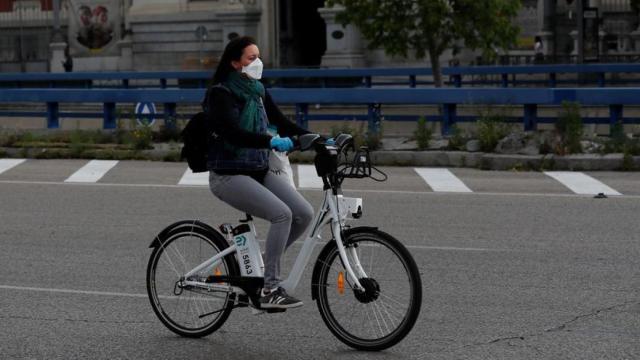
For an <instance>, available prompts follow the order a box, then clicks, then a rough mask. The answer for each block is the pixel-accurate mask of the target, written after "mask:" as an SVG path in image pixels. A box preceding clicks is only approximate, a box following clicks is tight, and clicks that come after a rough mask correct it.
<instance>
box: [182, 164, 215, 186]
mask: <svg viewBox="0 0 640 360" xmlns="http://www.w3.org/2000/svg"><path fill="white" fill-rule="evenodd" d="M178 185H191V186H194V185H195V186H207V185H209V172H208V171H205V172H201V173H194V172H193V171H191V169H189V168H187V171H185V172H184V175H182V178H181V179H180V181H179V182H178Z"/></svg>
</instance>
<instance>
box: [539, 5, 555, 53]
mask: <svg viewBox="0 0 640 360" xmlns="http://www.w3.org/2000/svg"><path fill="white" fill-rule="evenodd" d="M555 16H556V3H555V1H554V0H538V18H539V20H538V24H539V25H540V24H541V25H542V26H541V30H540V31H539V32H538V33H537V34H536V36H540V39H542V45H543V47H542V53H543V54H544V55H545V56H551V55H554V48H555V45H554V43H553V40H554V33H553V30H554V29H553V21H554V17H555Z"/></svg>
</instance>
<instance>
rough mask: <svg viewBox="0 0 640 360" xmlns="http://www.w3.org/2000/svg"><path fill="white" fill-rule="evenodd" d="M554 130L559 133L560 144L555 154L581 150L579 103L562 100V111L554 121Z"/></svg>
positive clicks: (581, 128) (581, 130) (581, 127)
mask: <svg viewBox="0 0 640 360" xmlns="http://www.w3.org/2000/svg"><path fill="white" fill-rule="evenodd" d="M555 127H556V131H557V133H558V135H560V144H559V147H558V148H557V149H556V154H558V155H565V154H574V153H580V152H582V145H581V144H580V140H581V139H582V134H583V132H584V128H583V125H582V117H581V116H580V104H579V103H576V102H570V101H563V102H562V111H561V112H560V114H559V116H558V121H556V126H555Z"/></svg>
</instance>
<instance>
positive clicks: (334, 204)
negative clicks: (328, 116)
mask: <svg viewBox="0 0 640 360" xmlns="http://www.w3.org/2000/svg"><path fill="white" fill-rule="evenodd" d="M341 196H342V195H334V191H333V190H332V189H326V190H324V199H323V201H322V205H321V206H320V208H319V211H318V212H317V213H316V215H315V218H314V220H313V222H312V224H313V225H312V226H310V227H309V229H308V230H307V236H306V239H305V241H304V243H303V245H302V249H301V250H300V252H299V253H298V256H297V258H296V260H295V262H294V264H293V267H292V268H291V271H290V273H289V276H288V277H287V278H286V279H285V280H284V281H282V282H281V283H280V286H282V287H283V288H284V289H285V290H286V291H291V292H293V290H295V288H296V287H297V286H298V283H299V282H300V279H301V278H302V274H303V273H304V270H305V268H306V266H307V264H308V263H309V260H310V258H311V254H312V252H313V249H314V248H315V246H316V244H317V243H318V240H320V239H322V237H321V235H320V229H321V227H322V225H323V224H325V219H326V217H327V215H329V217H330V219H329V220H330V223H331V230H332V233H333V239H334V241H336V245H337V247H338V252H339V255H340V258H341V260H342V264H343V265H344V267H345V270H346V273H347V274H346V275H347V276H348V278H347V279H348V281H349V282H350V284H352V286H353V288H354V289H355V290H364V287H363V286H362V285H361V284H360V282H359V280H358V279H360V278H365V277H367V274H366V272H365V271H364V269H363V267H362V265H361V264H360V259H359V258H358V255H357V252H356V251H355V249H354V248H349V249H345V247H344V244H343V243H342V238H341V235H342V234H341V228H342V225H343V219H342V217H341V214H340V211H339V201H338V198H339V197H341ZM327 223H328V222H327ZM249 225H250V227H251V230H252V232H253V233H254V235H255V233H256V230H255V226H254V224H253V223H252V222H250V223H249ZM247 241H257V240H255V237H253V238H252V239H248V240H247ZM248 248H249V249H252V248H253V249H255V248H257V249H259V247H250V246H249V247H248ZM238 250H239V247H238V244H237V242H236V241H234V243H233V244H232V245H231V246H229V247H228V248H226V249H224V250H223V251H222V252H220V253H219V254H217V255H215V256H213V257H212V258H210V259H208V260H206V261H205V262H203V263H202V264H200V265H198V266H196V267H195V268H194V269H193V270H191V271H189V272H188V273H187V274H185V275H184V279H189V278H190V277H192V276H193V275H196V274H198V273H199V272H201V271H203V270H209V269H213V268H214V267H215V266H217V265H218V264H219V263H220V262H222V259H223V258H224V257H225V256H227V255H229V254H233V253H235V254H236V256H237V255H238ZM254 251H255V250H254ZM347 251H348V252H349V256H347ZM253 256H255V257H254V258H257V259H260V261H259V262H260V264H253V265H257V267H254V268H255V269H260V265H262V264H261V262H262V255H261V254H260V253H259V251H258V254H253ZM237 259H238V262H239V264H242V259H241V258H240V257H239V256H237ZM352 263H353V264H352ZM243 270H244V269H243V268H242V266H241V269H240V272H241V274H242V276H250V277H256V276H263V274H262V271H253V272H252V275H248V274H246V273H245V272H244V271H243ZM183 285H184V286H193V287H197V288H204V289H207V290H211V291H222V292H230V291H233V292H236V293H240V294H244V290H242V289H240V288H238V287H236V286H230V285H221V284H211V283H203V282H200V281H193V280H184V281H183Z"/></svg>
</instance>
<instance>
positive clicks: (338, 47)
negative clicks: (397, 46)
mask: <svg viewBox="0 0 640 360" xmlns="http://www.w3.org/2000/svg"><path fill="white" fill-rule="evenodd" d="M342 10H344V8H343V7H338V6H335V7H331V8H320V9H318V12H320V16H322V18H323V19H324V21H325V23H326V24H327V51H326V52H325V54H324V56H323V57H322V63H321V65H322V66H327V67H363V66H365V61H364V55H363V50H362V35H361V34H360V30H358V28H357V27H355V26H353V25H347V26H346V27H343V26H342V25H341V24H339V23H337V22H336V15H337V14H338V13H339V12H340V11H342Z"/></svg>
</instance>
